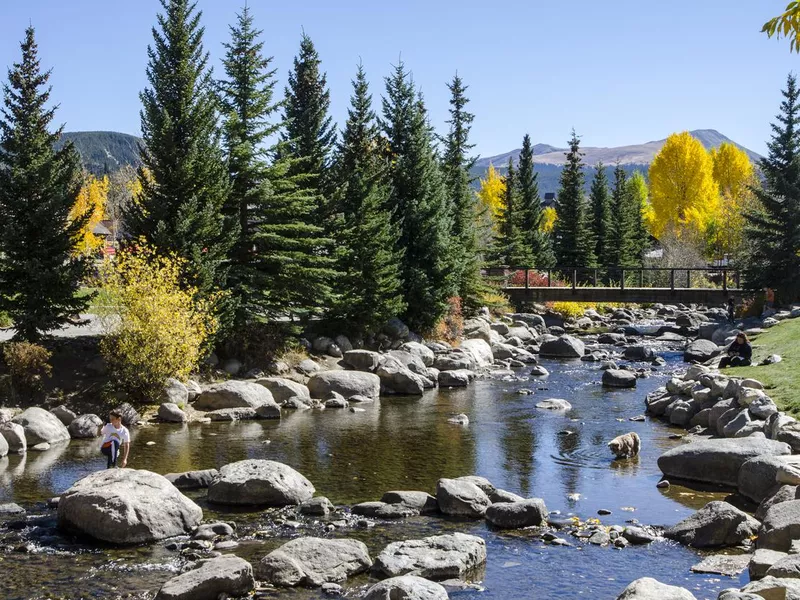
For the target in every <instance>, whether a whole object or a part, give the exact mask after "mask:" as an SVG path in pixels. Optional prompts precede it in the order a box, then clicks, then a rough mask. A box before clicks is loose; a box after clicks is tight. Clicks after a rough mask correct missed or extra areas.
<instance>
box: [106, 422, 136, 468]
mask: <svg viewBox="0 0 800 600" xmlns="http://www.w3.org/2000/svg"><path fill="white" fill-rule="evenodd" d="M108 420H109V422H108V423H106V424H105V425H103V426H102V427H101V428H100V435H102V436H103V441H102V443H101V445H100V452H102V453H103V454H105V455H106V456H107V457H108V462H107V464H106V468H107V469H110V468H111V467H116V466H117V457H118V456H119V450H120V447H121V448H122V465H121V466H122V468H123V469H124V468H125V467H126V466H127V464H128V452H129V451H130V449H131V434H130V433H129V432H128V428H127V427H125V426H124V425H123V424H122V414H121V413H120V412H119V411H117V410H112V411H111V412H110V413H108Z"/></svg>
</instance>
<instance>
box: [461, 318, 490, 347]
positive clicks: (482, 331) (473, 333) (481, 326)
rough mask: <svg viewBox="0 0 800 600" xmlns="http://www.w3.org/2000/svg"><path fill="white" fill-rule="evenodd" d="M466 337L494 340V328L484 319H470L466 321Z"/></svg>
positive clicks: (486, 340) (487, 340)
mask: <svg viewBox="0 0 800 600" xmlns="http://www.w3.org/2000/svg"><path fill="white" fill-rule="evenodd" d="M464 337H465V338H467V339H478V340H483V341H485V342H488V343H491V342H492V328H491V327H489V323H488V322H486V321H484V320H483V319H468V320H467V321H464Z"/></svg>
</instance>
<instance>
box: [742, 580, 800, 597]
mask: <svg viewBox="0 0 800 600" xmlns="http://www.w3.org/2000/svg"><path fill="white" fill-rule="evenodd" d="M742 592H744V593H746V594H755V595H756V597H758V598H759V600H800V580H797V579H778V578H777V577H764V579H761V580H759V581H753V582H750V583H748V584H747V585H746V586H744V587H743V588H742Z"/></svg>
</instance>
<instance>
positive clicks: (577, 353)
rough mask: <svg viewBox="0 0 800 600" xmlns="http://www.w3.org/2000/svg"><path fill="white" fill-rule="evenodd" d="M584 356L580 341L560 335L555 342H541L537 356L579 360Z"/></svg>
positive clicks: (583, 347)
mask: <svg viewBox="0 0 800 600" xmlns="http://www.w3.org/2000/svg"><path fill="white" fill-rule="evenodd" d="M584 354H585V346H584V344H583V342H582V341H581V340H579V339H578V338H576V337H573V336H571V335H562V336H561V337H559V338H556V339H555V340H548V341H545V342H542V344H541V345H540V346H539V355H540V356H548V357H554V358H581V357H582V356H583V355H584Z"/></svg>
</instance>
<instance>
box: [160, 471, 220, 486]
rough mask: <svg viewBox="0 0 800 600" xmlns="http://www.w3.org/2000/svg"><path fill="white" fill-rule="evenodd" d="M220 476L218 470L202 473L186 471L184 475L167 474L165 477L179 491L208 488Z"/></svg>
mask: <svg viewBox="0 0 800 600" xmlns="http://www.w3.org/2000/svg"><path fill="white" fill-rule="evenodd" d="M217 475H219V471H217V470H216V469H204V470H202V471H184V472H183V473H167V474H166V475H164V477H165V478H166V479H167V481H169V482H170V483H171V484H172V485H174V486H175V487H176V488H178V489H179V490H200V489H203V488H207V487H208V486H209V485H211V482H212V481H214V478H215V477H216V476H217Z"/></svg>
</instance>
